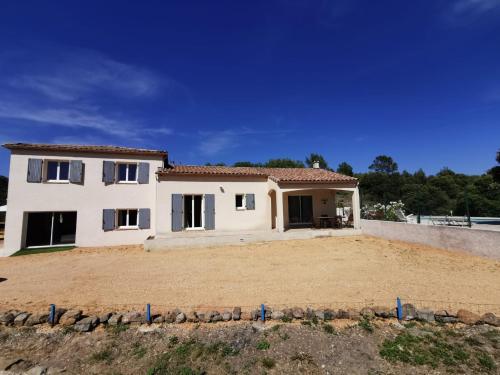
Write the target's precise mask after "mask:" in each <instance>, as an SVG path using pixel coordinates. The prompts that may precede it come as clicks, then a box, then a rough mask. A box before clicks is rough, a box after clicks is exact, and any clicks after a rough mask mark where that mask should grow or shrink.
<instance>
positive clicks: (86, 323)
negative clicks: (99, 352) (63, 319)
mask: <svg viewBox="0 0 500 375" xmlns="http://www.w3.org/2000/svg"><path fill="white" fill-rule="evenodd" d="M98 324H99V317H97V316H88V317H86V318H83V319H80V320H79V321H77V322H76V323H75V325H74V326H73V329H74V330H75V331H78V332H90V331H92V330H93V329H94V328H95V327H97V325H98Z"/></svg>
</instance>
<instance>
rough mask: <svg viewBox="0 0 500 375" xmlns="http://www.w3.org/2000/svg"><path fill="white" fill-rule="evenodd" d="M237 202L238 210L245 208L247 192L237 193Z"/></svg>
mask: <svg viewBox="0 0 500 375" xmlns="http://www.w3.org/2000/svg"><path fill="white" fill-rule="evenodd" d="M235 204H236V209H237V210H244V209H245V194H236V198H235Z"/></svg>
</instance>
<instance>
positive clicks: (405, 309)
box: [402, 303, 417, 320]
mask: <svg viewBox="0 0 500 375" xmlns="http://www.w3.org/2000/svg"><path fill="white" fill-rule="evenodd" d="M402 313H403V320H413V319H415V318H416V317H417V309H416V308H415V306H413V305H412V304H411V303H405V304H404V305H403V306H402Z"/></svg>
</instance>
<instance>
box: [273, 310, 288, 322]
mask: <svg viewBox="0 0 500 375" xmlns="http://www.w3.org/2000/svg"><path fill="white" fill-rule="evenodd" d="M284 316H285V314H284V313H283V311H280V310H275V311H273V313H272V314H271V319H272V320H282V319H283V317H284Z"/></svg>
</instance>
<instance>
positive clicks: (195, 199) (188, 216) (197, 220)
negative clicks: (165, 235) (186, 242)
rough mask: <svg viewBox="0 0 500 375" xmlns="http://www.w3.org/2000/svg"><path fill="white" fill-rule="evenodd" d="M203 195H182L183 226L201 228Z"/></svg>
mask: <svg viewBox="0 0 500 375" xmlns="http://www.w3.org/2000/svg"><path fill="white" fill-rule="evenodd" d="M202 206H203V195H184V228H187V229H189V228H193V229H194V228H203V208H202Z"/></svg>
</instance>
